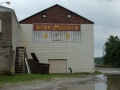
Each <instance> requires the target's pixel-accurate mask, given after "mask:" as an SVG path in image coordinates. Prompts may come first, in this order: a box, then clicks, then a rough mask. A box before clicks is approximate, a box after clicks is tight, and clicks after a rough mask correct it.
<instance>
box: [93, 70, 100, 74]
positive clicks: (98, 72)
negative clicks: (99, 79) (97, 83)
mask: <svg viewBox="0 0 120 90" xmlns="http://www.w3.org/2000/svg"><path fill="white" fill-rule="evenodd" d="M93 74H96V75H98V74H102V72H100V71H97V70H96V71H95V72H94V73H93Z"/></svg>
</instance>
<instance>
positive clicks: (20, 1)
mask: <svg viewBox="0 0 120 90" xmlns="http://www.w3.org/2000/svg"><path fill="white" fill-rule="evenodd" d="M9 1H10V2H11V5H9V6H8V5H6V4H2V6H6V7H9V8H12V9H14V10H15V12H16V15H17V18H18V20H19V21H20V20H22V19H24V18H26V17H28V16H31V15H33V14H35V13H37V12H39V11H42V10H44V9H46V8H48V7H51V6H53V5H55V4H59V5H61V6H63V7H65V8H67V9H69V10H72V11H73V12H76V13H78V14H79V15H81V16H83V17H85V18H87V19H89V20H91V21H93V22H94V23H95V24H94V57H101V56H103V45H104V43H105V41H106V40H107V38H109V36H110V35H114V36H116V35H117V36H118V37H120V0H9ZM2 2H5V0H0V3H2Z"/></svg>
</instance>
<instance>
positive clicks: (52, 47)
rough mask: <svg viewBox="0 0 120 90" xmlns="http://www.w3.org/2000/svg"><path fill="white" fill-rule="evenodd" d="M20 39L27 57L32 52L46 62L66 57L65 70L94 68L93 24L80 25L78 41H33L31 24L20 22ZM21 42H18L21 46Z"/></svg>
mask: <svg viewBox="0 0 120 90" xmlns="http://www.w3.org/2000/svg"><path fill="white" fill-rule="evenodd" d="M21 28H22V30H21V34H20V35H21V39H20V40H22V41H24V40H25V41H26V46H27V54H28V58H29V59H30V58H32V57H31V55H30V53H31V52H34V53H35V54H36V56H37V57H38V59H39V60H40V62H42V63H48V59H67V72H69V68H72V71H73V72H91V71H92V70H93V68H94V46H93V45H94V39H93V25H92V24H82V25H81V41H80V43H33V41H32V29H33V25H32V24H21ZM22 45H23V43H21V44H20V46H22Z"/></svg>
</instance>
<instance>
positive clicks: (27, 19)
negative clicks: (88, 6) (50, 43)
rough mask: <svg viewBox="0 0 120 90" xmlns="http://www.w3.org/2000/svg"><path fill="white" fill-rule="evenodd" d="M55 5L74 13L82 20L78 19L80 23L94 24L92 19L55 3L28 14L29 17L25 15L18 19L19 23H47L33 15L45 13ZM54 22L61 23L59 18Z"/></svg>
mask: <svg viewBox="0 0 120 90" xmlns="http://www.w3.org/2000/svg"><path fill="white" fill-rule="evenodd" d="M56 7H59V8H61V9H63V10H65V11H67V12H68V13H71V14H72V15H76V16H77V17H78V18H77V19H82V20H79V21H78V22H79V23H80V24H84V23H85V24H94V22H93V21H91V20H89V19H87V18H85V17H83V16H81V15H79V14H77V13H75V12H73V11H71V10H69V9H67V8H65V7H63V6H60V5H58V4H55V5H53V6H51V7H49V8H46V9H44V10H42V11H40V12H38V13H36V14H33V15H31V16H29V17H27V18H25V19H23V20H21V21H19V23H21V24H27V23H47V21H45V20H44V21H42V18H41V19H40V20H39V21H38V20H35V17H36V16H38V15H40V14H42V13H46V12H47V11H49V10H50V9H53V8H56ZM77 19H76V20H77ZM81 22H84V23H81ZM48 23H55V22H48ZM56 23H61V22H60V20H58V22H56ZM63 23H64V22H63ZM65 23H69V22H65Z"/></svg>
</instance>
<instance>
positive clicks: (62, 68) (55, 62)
mask: <svg viewBox="0 0 120 90" xmlns="http://www.w3.org/2000/svg"><path fill="white" fill-rule="evenodd" d="M48 63H49V64H50V70H49V72H50V73H67V60H66V59H48Z"/></svg>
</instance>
